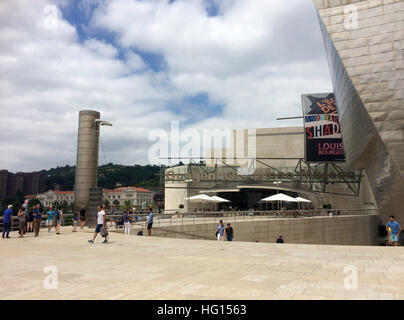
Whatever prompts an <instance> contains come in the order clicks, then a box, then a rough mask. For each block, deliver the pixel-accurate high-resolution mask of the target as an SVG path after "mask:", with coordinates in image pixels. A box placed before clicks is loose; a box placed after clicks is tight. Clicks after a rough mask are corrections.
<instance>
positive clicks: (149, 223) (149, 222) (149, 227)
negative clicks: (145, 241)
mask: <svg viewBox="0 0 404 320" xmlns="http://www.w3.org/2000/svg"><path fill="white" fill-rule="evenodd" d="M146 225H147V233H148V235H149V237H151V234H152V227H153V209H150V213H149V217H148V218H147V222H146Z"/></svg>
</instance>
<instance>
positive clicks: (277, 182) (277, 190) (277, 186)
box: [274, 180, 282, 210]
mask: <svg viewBox="0 0 404 320" xmlns="http://www.w3.org/2000/svg"><path fill="white" fill-rule="evenodd" d="M281 183H282V181H280V180H278V181H274V184H276V194H279V184H281ZM278 210H279V201H278Z"/></svg>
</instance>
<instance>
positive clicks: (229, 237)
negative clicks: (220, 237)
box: [224, 223, 234, 241]
mask: <svg viewBox="0 0 404 320" xmlns="http://www.w3.org/2000/svg"><path fill="white" fill-rule="evenodd" d="M224 233H225V235H226V239H227V241H233V238H234V230H233V228H232V226H231V224H230V223H228V224H227V228H226V229H225V231H224Z"/></svg>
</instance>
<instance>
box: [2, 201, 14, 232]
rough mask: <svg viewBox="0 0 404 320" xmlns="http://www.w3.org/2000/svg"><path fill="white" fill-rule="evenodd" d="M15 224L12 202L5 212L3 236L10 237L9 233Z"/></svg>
mask: <svg viewBox="0 0 404 320" xmlns="http://www.w3.org/2000/svg"><path fill="white" fill-rule="evenodd" d="M12 225H13V206H12V205H11V204H10V205H9V206H8V207H7V209H6V210H4V213H3V234H2V238H3V239H4V238H10V236H9V233H10V230H11V226H12Z"/></svg>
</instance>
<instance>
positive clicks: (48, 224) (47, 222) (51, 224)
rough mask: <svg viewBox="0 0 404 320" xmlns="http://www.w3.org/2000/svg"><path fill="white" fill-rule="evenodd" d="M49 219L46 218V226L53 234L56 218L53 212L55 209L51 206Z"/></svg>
mask: <svg viewBox="0 0 404 320" xmlns="http://www.w3.org/2000/svg"><path fill="white" fill-rule="evenodd" d="M46 214H47V215H48V217H47V218H46V226H47V227H48V232H51V229H52V226H53V221H54V218H55V211H54V210H53V207H52V206H50V207H49V210H48V211H47V212H46Z"/></svg>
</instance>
